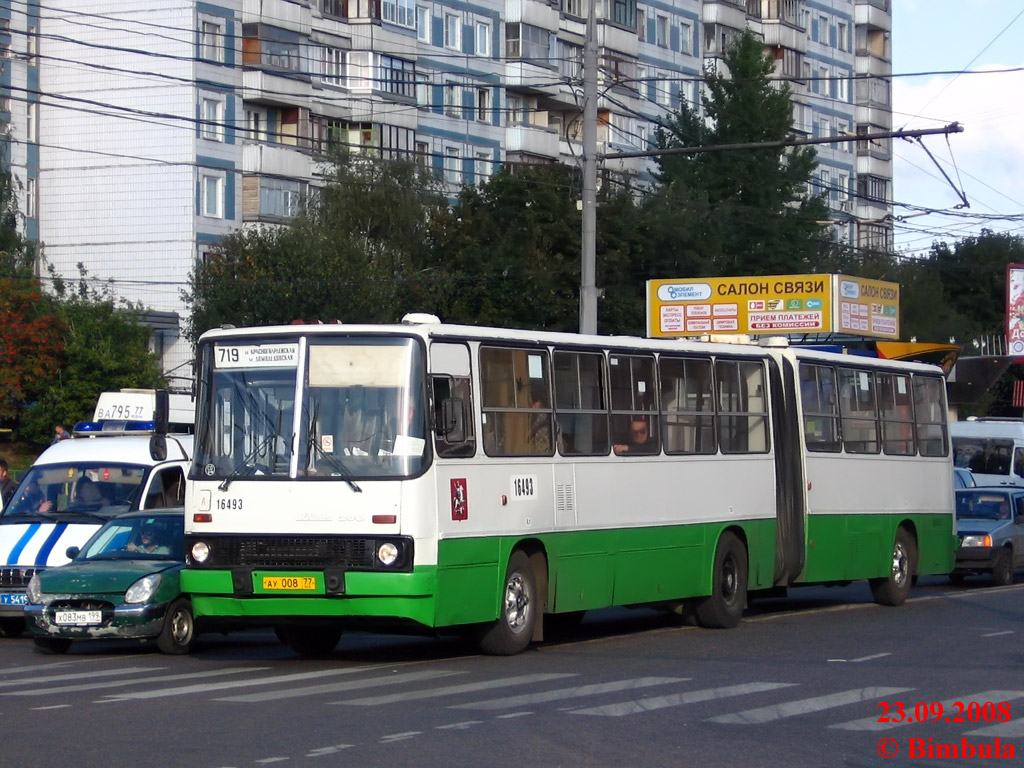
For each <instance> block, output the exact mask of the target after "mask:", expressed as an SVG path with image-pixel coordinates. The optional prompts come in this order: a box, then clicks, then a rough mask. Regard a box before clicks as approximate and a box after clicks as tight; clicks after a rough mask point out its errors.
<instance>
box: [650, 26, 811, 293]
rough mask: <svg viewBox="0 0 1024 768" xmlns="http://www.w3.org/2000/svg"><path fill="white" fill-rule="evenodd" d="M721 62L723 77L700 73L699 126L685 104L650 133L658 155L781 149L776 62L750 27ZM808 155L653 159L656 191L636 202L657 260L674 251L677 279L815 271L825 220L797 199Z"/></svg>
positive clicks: (782, 99) (787, 128) (781, 98)
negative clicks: (702, 97) (722, 147)
mask: <svg viewBox="0 0 1024 768" xmlns="http://www.w3.org/2000/svg"><path fill="white" fill-rule="evenodd" d="M725 65H726V68H727V70H728V73H729V74H728V75H725V74H722V73H720V72H716V71H709V72H708V73H707V78H706V86H707V98H706V99H705V102H704V108H705V113H706V116H707V119H705V118H704V117H702V116H701V115H699V114H697V113H696V112H695V111H694V110H693V109H691V108H690V107H689V106H687V105H684V106H683V107H682V108H681V109H680V111H679V112H678V113H677V114H676V115H674V116H673V118H672V119H670V120H669V121H668V122H667V123H666V125H665V126H664V127H661V128H659V129H658V130H657V131H656V134H655V135H656V141H657V146H658V148H659V149H677V148H687V147H713V146H716V145H732V144H749V143H755V142H781V141H783V140H785V139H786V138H787V137H788V136H789V135H790V132H791V129H792V118H791V105H790V99H789V96H790V94H789V89H788V88H787V87H778V83H777V82H773V81H772V80H771V76H772V74H773V72H774V63H773V61H772V60H771V58H770V57H768V56H766V55H765V54H764V50H763V44H762V43H761V42H760V41H758V40H757V38H755V37H754V36H753V34H751V33H750V31H749V30H747V31H745V32H744V33H743V34H742V35H741V36H740V37H739V38H737V40H736V42H735V43H734V44H733V45H732V46H731V47H730V48H729V49H728V50H727V52H726V55H725ZM815 157H816V154H815V152H814V150H813V149H811V148H809V147H802V148H790V149H788V150H786V149H783V148H781V147H774V148H759V149H729V150H724V151H705V152H697V153H693V154H671V155H661V156H659V157H658V158H657V163H658V166H659V174H658V179H659V181H660V183H661V186H660V189H659V190H658V192H657V194H656V195H655V196H654V197H653V198H652V199H651V200H650V201H649V202H647V203H646V204H645V205H644V208H645V214H646V218H647V219H648V220H649V221H650V222H652V223H653V224H652V225H651V228H650V229H651V233H652V235H653V237H652V239H651V240H650V242H649V246H650V247H651V248H652V249H654V251H655V253H656V254H658V256H657V257H656V258H658V259H659V260H662V261H665V260H669V259H671V256H670V251H671V250H672V249H675V250H681V251H682V252H683V258H682V264H681V266H682V267H683V268H685V269H687V270H689V271H687V272H685V273H683V274H680V275H678V276H680V277H696V276H701V275H719V276H722V275H765V274H794V273H803V272H808V271H819V269H820V264H821V261H822V259H823V258H826V257H827V256H828V253H829V250H830V248H831V244H830V240H829V237H828V236H827V234H826V230H825V229H824V228H823V227H822V225H821V224H820V222H822V221H827V219H828V207H827V205H826V203H825V201H824V199H823V197H821V196H816V195H812V196H807V195H806V194H805V192H804V190H805V189H806V187H807V185H808V184H809V183H810V182H811V180H812V176H813V173H814V169H815V167H816V161H815ZM658 223H661V225H662V226H663V227H664V229H659V228H658V226H657V224H658ZM670 232H671V234H669V233H670ZM662 276H663V277H665V276H668V275H662Z"/></svg>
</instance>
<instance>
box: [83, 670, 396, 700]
mask: <svg viewBox="0 0 1024 768" xmlns="http://www.w3.org/2000/svg"><path fill="white" fill-rule="evenodd" d="M374 669H380V667H379V666H373V667H350V668H348V669H334V670H318V671H315V672H298V673H295V674H292V675H272V676H270V677H257V678H252V679H248V680H229V681H225V682H221V683H205V684H203V685H184V686H179V687H177V688H162V689H160V690H158V691H138V692H136V693H120V694H113V695H111V696H108V697H106V698H105V699H102V700H101V703H108V702H114V701H124V700H126V699H159V698H163V697H165V696H184V695H187V694H191V693H210V692H211V691H223V690H227V689H228V688H248V687H254V686H259V685H276V684H277V683H288V682H292V681H293V680H309V679H310V678H317V677H328V676H330V675H352V674H356V673H358V672H369V671H371V670H374Z"/></svg>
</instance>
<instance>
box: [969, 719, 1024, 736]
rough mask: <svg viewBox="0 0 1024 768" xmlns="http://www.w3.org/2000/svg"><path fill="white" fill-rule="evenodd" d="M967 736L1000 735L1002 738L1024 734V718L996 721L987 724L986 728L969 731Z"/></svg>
mask: <svg viewBox="0 0 1024 768" xmlns="http://www.w3.org/2000/svg"><path fill="white" fill-rule="evenodd" d="M964 735H965V736H999V737H1000V738H1004V737H1005V738H1008V739H1012V738H1014V737H1015V736H1024V718H1019V719H1017V720H1010V721H1008V722H1005V723H995V724H993V725H988V726H985V727H984V728H978V729H976V730H973V731H967V732H966V733H965V734H964Z"/></svg>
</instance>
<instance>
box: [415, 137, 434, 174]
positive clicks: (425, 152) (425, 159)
mask: <svg viewBox="0 0 1024 768" xmlns="http://www.w3.org/2000/svg"><path fill="white" fill-rule="evenodd" d="M415 160H416V163H417V164H418V165H421V166H423V167H424V168H429V167H430V145H429V144H427V142H425V141H417V142H416V157H415Z"/></svg>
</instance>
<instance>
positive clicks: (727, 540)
mask: <svg viewBox="0 0 1024 768" xmlns="http://www.w3.org/2000/svg"><path fill="white" fill-rule="evenodd" d="M746 607H747V548H746V547H745V546H743V542H742V541H740V540H739V539H738V538H737V537H736V534H734V533H731V532H729V531H726V532H725V533H723V534H722V538H720V539H719V540H718V548H717V549H716V550H715V569H714V572H713V573H712V575H711V595H710V596H708V597H706V598H704V599H703V600H702V601H700V602H699V603H698V604H697V621H698V622H699V623H700V625H701V626H702V627H709V628H712V629H729V628H731V627H735V626H736V625H737V624H739V623H740V619H741V618H743V609H744V608H746Z"/></svg>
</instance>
